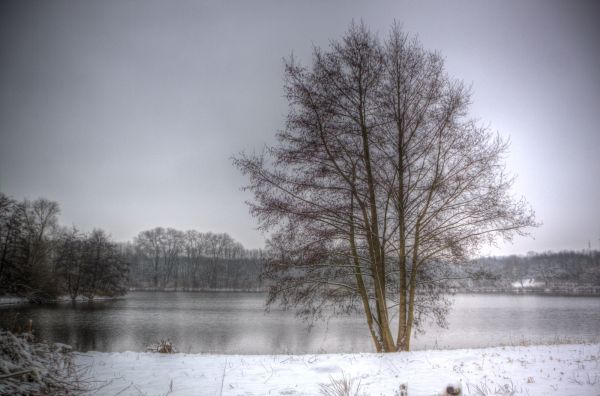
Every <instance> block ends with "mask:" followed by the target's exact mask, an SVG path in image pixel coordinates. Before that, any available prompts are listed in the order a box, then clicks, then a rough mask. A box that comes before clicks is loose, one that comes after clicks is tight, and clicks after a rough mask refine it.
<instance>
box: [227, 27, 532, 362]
mask: <svg viewBox="0 0 600 396" xmlns="http://www.w3.org/2000/svg"><path fill="white" fill-rule="evenodd" d="M285 75H286V79H285V92H286V97H287V99H288V102H289V104H290V111H289V114H288V118H287V124H286V128H285V130H284V131H282V132H280V133H278V135H277V136H278V140H279V144H278V145H277V146H275V147H270V148H268V149H267V150H266V151H265V152H263V153H262V154H261V155H251V156H249V155H244V154H242V155H240V156H239V157H238V158H236V159H235V160H234V162H235V164H236V165H237V166H238V168H239V169H240V170H241V171H242V172H243V173H244V174H246V175H248V176H249V179H250V184H249V185H248V186H247V188H248V189H249V190H251V191H252V192H253V193H254V198H255V199H254V201H252V202H250V207H251V210H252V212H253V214H254V215H255V216H257V217H258V219H259V221H260V224H261V227H262V228H263V229H265V230H270V231H272V238H271V240H270V244H269V248H270V257H269V261H268V264H267V266H266V272H265V276H266V278H267V279H269V280H271V281H272V283H271V284H272V285H271V287H270V293H269V300H268V303H269V304H271V303H273V302H275V301H279V302H281V303H283V304H284V305H287V306H293V307H297V308H299V312H300V313H301V314H303V315H306V316H308V317H319V315H321V314H323V313H324V312H331V311H328V310H329V309H334V310H339V309H340V308H342V311H344V312H347V311H349V310H354V309H359V310H360V311H362V312H363V313H364V315H365V319H366V322H367V324H368V328H369V330H370V333H371V337H372V339H373V342H374V345H375V347H376V349H377V350H378V351H385V352H389V351H396V350H409V349H410V341H411V335H412V334H413V333H414V331H415V330H419V329H422V323H423V320H424V319H426V318H428V317H429V318H432V319H434V320H436V321H437V322H438V323H439V324H441V325H443V324H444V323H445V321H444V319H445V313H446V311H447V309H448V306H449V301H448V300H447V299H446V298H445V297H444V296H445V294H444V291H445V288H444V286H445V285H446V282H445V280H446V279H447V278H449V277H450V276H451V273H450V272H449V268H450V265H451V264H452V263H454V262H459V261H462V260H465V259H466V258H467V257H469V256H470V255H472V254H473V253H475V252H476V251H477V249H478V248H479V247H480V246H481V244H482V243H484V242H486V241H493V240H494V238H496V237H499V236H500V237H504V238H511V237H512V236H513V235H514V234H515V233H517V234H523V233H524V231H523V230H524V229H525V228H526V227H528V226H533V225H535V221H534V217H533V213H532V212H531V211H530V210H529V209H528V207H527V205H526V203H525V202H524V201H523V200H520V201H515V200H514V199H513V198H512V197H511V196H510V194H509V189H510V187H511V179H510V178H508V177H507V175H506V173H505V171H504V165H503V155H504V154H505V153H506V149H507V144H506V142H505V141H503V140H502V139H501V138H500V137H499V136H496V135H494V134H492V133H491V132H490V131H489V130H487V129H486V128H483V127H481V126H479V125H478V124H477V123H476V122H475V121H473V120H471V119H469V118H468V117H467V112H468V106H469V102H470V92H469V90H468V89H467V88H466V87H465V86H464V84H463V83H462V82H460V81H456V80H454V79H452V78H450V77H448V76H447V75H446V74H445V72H444V66H443V59H442V57H441V56H440V55H439V54H437V53H432V52H429V51H426V50H424V49H423V48H422V47H421V45H420V44H419V42H418V41H417V40H415V39H410V38H409V37H408V36H407V35H406V34H404V33H402V32H401V31H400V30H399V29H398V28H397V27H396V26H394V27H393V29H392V30H391V33H390V35H389V37H388V38H387V39H386V40H384V41H383V42H382V41H381V40H379V39H378V38H377V37H376V36H375V35H373V34H372V33H371V32H369V30H368V29H367V28H366V27H365V26H364V25H362V24H361V25H360V26H356V25H354V24H353V25H352V26H351V27H350V29H349V31H348V33H347V34H346V35H345V36H344V37H343V39H342V40H341V41H334V42H332V43H331V46H330V48H329V49H328V50H322V49H320V48H315V50H314V54H313V63H312V65H311V67H304V66H302V65H300V64H298V63H297V62H296V61H295V59H294V58H291V59H289V61H287V62H286V68H285ZM393 317H397V318H398V327H397V329H395V330H394V329H392V318H393ZM394 333H395V336H394Z"/></svg>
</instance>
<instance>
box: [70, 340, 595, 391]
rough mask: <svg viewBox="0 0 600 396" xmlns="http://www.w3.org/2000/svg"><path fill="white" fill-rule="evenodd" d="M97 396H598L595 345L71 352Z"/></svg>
mask: <svg viewBox="0 0 600 396" xmlns="http://www.w3.org/2000/svg"><path fill="white" fill-rule="evenodd" d="M76 362H77V364H79V365H82V366H87V369H86V373H87V374H86V377H87V378H88V380H89V381H91V383H92V384H93V386H94V387H95V388H96V390H95V391H94V392H93V393H92V394H98V395H117V394H118V395H166V394H169V395H318V394H319V393H320V389H321V388H320V384H330V383H331V380H332V379H334V380H339V379H341V378H343V377H345V378H346V379H348V378H353V379H354V382H353V386H354V389H356V388H357V387H359V388H360V394H365V395H395V394H398V389H399V386H400V384H402V383H406V384H407V386H408V395H409V396H413V395H414V396H416V395H438V394H444V393H443V391H444V390H445V388H446V385H447V384H449V383H460V384H462V388H463V395H513V394H514V395H561V396H565V395H573V396H579V395H595V396H598V395H600V363H599V362H600V344H587V345H583V344H575V345H550V346H528V347H521V346H517V347H515V346H513V347H497V348H484V349H460V350H433V351H416V352H409V353H394V354H366V353H364V354H330V355H289V356H288V355H271V356H268V355H262V356H257V355H255V356H247V355H190V354H172V355H165V354H154V353H137V352H123V353H101V352H90V353H86V354H82V353H78V354H77V356H76Z"/></svg>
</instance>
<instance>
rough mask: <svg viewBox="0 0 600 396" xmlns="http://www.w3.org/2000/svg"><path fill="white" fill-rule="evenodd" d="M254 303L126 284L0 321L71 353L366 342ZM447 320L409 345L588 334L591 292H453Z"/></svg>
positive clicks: (598, 324)
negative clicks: (120, 289)
mask: <svg viewBox="0 0 600 396" xmlns="http://www.w3.org/2000/svg"><path fill="white" fill-rule="evenodd" d="M264 301H265V295H264V294H260V293H229V292H222V293H221V292H206V293H194V292H189V293H188V292H133V293H130V294H128V295H127V296H126V297H125V298H122V299H118V300H111V301H95V302H92V303H86V302H79V303H74V304H73V303H57V304H49V305H42V306H31V305H13V306H1V307H0V327H6V326H8V324H9V323H11V322H12V320H13V318H14V316H15V315H16V314H17V313H18V315H19V318H20V321H23V320H24V319H32V320H33V324H34V330H35V332H36V333H37V334H38V335H39V336H41V337H43V338H45V339H47V340H50V341H54V342H63V343H66V344H70V345H72V346H73V347H74V348H76V349H77V350H80V351H90V350H97V351H125V350H135V351H143V350H144V349H145V347H146V346H147V345H149V344H152V343H154V342H156V341H158V340H160V339H163V338H164V339H166V338H169V339H171V340H172V341H173V342H174V345H175V347H176V348H177V349H178V350H179V351H180V352H192V353H200V352H203V353H226V354H275V353H294V354H300V353H322V352H373V350H374V348H373V345H372V344H371V338H370V336H369V334H368V330H367V327H366V324H365V323H364V321H363V320H362V318H360V317H337V318H332V319H330V320H328V321H323V322H320V323H316V324H315V326H314V327H313V328H312V329H311V330H310V331H309V330H308V329H307V325H306V323H304V322H303V321H302V320H301V319H299V318H297V317H296V316H295V315H294V313H293V312H290V311H282V310H277V309H273V310H271V311H270V312H269V313H265V311H264ZM448 322H449V327H448V329H440V328H438V327H436V326H435V325H431V326H429V327H428V329H427V331H426V333H425V334H419V335H417V337H416V338H415V339H414V342H413V349H426V348H432V347H435V348H468V347H485V346H495V345H504V344H518V343H520V342H522V341H524V340H525V341H527V342H533V343H543V342H553V341H556V340H564V339H565V338H568V339H570V340H573V341H598V340H599V339H600V298H597V297H549V296H518V295H482V294H464V295H456V296H455V297H454V305H453V309H452V311H451V313H450V315H449V317H448Z"/></svg>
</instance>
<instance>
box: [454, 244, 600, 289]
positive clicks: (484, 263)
mask: <svg viewBox="0 0 600 396" xmlns="http://www.w3.org/2000/svg"><path fill="white" fill-rule="evenodd" d="M461 267H462V270H463V272H469V273H473V272H478V270H480V271H479V273H481V274H483V273H486V275H487V276H481V277H475V278H468V279H464V280H461V281H459V282H458V287H459V288H462V289H465V290H467V291H475V292H478V291H479V292H481V291H508V290H515V289H516V290H525V291H526V290H534V291H535V290H538V291H546V292H557V293H569V294H590V293H591V294H598V292H599V291H600V252H599V251H594V250H590V251H579V252H575V251H562V252H545V253H529V254H527V255H526V256H514V255H513V256H505V257H485V258H479V259H476V260H473V261H471V262H469V263H467V264H465V265H463V266H461Z"/></svg>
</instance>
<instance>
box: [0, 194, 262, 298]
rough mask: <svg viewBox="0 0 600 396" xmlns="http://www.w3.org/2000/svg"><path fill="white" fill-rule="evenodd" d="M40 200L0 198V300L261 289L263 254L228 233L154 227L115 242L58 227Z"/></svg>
mask: <svg viewBox="0 0 600 396" xmlns="http://www.w3.org/2000/svg"><path fill="white" fill-rule="evenodd" d="M59 213H60V207H59V205H58V203H57V202H54V201H50V200H47V199H44V198H39V199H36V200H34V201H30V200H23V201H16V200H14V199H12V198H10V197H8V196H7V195H5V194H3V193H0V296H2V295H17V296H23V297H27V298H28V299H30V300H31V301H48V300H54V299H56V298H57V297H60V296H69V297H70V298H72V299H75V298H77V297H79V296H83V297H86V298H93V297H94V296H118V295H123V294H125V293H126V292H127V290H129V289H132V288H133V289H153V290H167V289H173V290H259V289H261V287H262V284H261V280H260V274H261V272H262V262H263V260H262V257H261V256H262V253H261V251H259V250H247V249H244V247H243V246H242V245H241V244H240V243H239V242H236V241H235V240H233V238H231V237H230V236H229V235H227V234H214V233H210V232H209V233H201V232H197V231H185V232H183V231H179V230H175V229H172V228H167V229H165V228H162V227H158V228H154V229H151V230H147V231H142V232H140V233H139V234H138V236H137V237H136V238H134V241H133V242H125V243H117V242H114V241H112V240H111V238H110V237H109V236H108V234H107V233H106V232H105V231H103V230H101V229H94V230H93V231H92V232H91V233H84V232H81V231H79V230H78V229H77V228H75V227H70V228H69V227H64V226H61V225H60V224H59V222H58V215H59Z"/></svg>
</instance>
